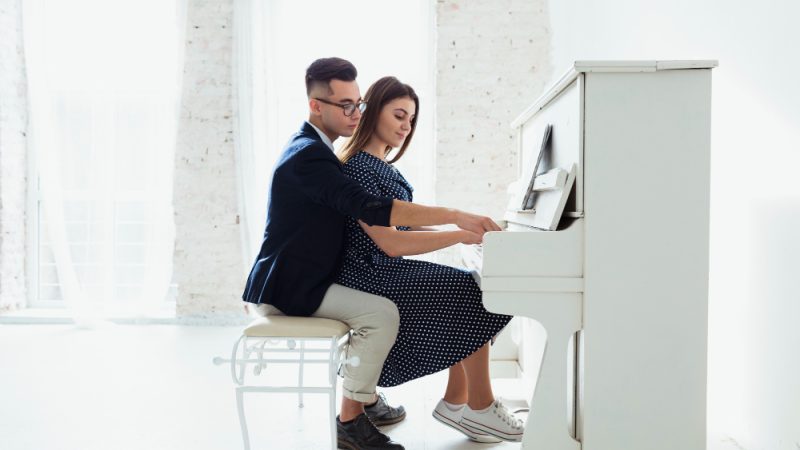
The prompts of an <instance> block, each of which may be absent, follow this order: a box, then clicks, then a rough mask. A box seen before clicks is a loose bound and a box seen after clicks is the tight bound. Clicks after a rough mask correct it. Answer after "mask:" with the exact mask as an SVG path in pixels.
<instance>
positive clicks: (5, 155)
mask: <svg viewBox="0 0 800 450" xmlns="http://www.w3.org/2000/svg"><path fill="white" fill-rule="evenodd" d="M24 60H25V57H24V49H23V40H22V1H21V0H9V1H4V2H0V312H3V311H9V310H14V309H18V308H20V307H22V306H23V305H24V304H25V300H26V299H25V296H26V286H25V282H26V281H25V261H26V258H25V238H26V232H25V201H26V192H27V189H26V187H27V186H26V183H27V177H26V172H27V166H26V164H27V160H26V157H25V150H26V136H25V131H26V128H27V121H28V114H27V94H26V92H27V85H26V78H25V69H24V67H25V64H24Z"/></svg>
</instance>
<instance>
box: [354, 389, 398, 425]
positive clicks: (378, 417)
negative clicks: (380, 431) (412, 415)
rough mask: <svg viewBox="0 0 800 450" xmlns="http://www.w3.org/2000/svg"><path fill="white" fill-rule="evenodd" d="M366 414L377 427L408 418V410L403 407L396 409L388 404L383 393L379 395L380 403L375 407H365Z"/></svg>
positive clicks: (376, 403) (374, 405)
mask: <svg viewBox="0 0 800 450" xmlns="http://www.w3.org/2000/svg"><path fill="white" fill-rule="evenodd" d="M364 412H366V413H367V417H369V420H371V421H372V423H374V424H375V426H376V427H380V426H383V425H391V424H393V423H397V422H400V421H401V420H403V419H405V418H406V409H405V408H403V407H402V406H398V407H396V408H395V407H394V406H389V404H388V403H386V396H385V395H383V392H381V393H380V394H378V401H377V402H375V404H373V405H364Z"/></svg>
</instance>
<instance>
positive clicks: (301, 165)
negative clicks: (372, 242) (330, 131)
mask: <svg viewBox="0 0 800 450" xmlns="http://www.w3.org/2000/svg"><path fill="white" fill-rule="evenodd" d="M320 147H323V148H320ZM293 166H294V175H295V177H297V180H298V186H299V189H300V190H301V191H302V192H303V193H304V194H305V195H306V196H308V197H309V198H310V199H311V200H312V201H314V202H317V203H320V204H323V205H327V206H329V207H331V208H333V209H335V210H336V211H339V212H340V213H341V214H344V215H347V216H350V217H354V218H357V219H360V220H363V221H364V222H365V223H367V224H368V225H382V226H389V218H390V216H391V213H392V201H393V200H392V198H391V197H383V196H377V195H373V194H370V193H369V192H368V191H367V190H366V189H364V187H362V186H361V185H360V184H358V182H356V181H354V180H352V179H350V178H348V177H347V176H346V175H345V174H344V173H343V172H342V165H341V164H340V163H339V160H338V159H336V157H335V156H334V155H333V153H332V152H331V151H330V149H329V148H328V147H327V146H325V144H319V145H315V144H312V145H311V146H309V147H307V148H305V149H303V150H302V151H300V152H299V153H298V154H297V158H296V160H295V163H294V165H293Z"/></svg>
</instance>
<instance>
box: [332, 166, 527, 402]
mask: <svg viewBox="0 0 800 450" xmlns="http://www.w3.org/2000/svg"><path fill="white" fill-rule="evenodd" d="M344 171H345V173H346V174H347V175H348V176H349V177H351V178H353V179H355V180H356V181H358V182H359V183H360V184H361V185H362V186H364V187H365V188H366V189H367V190H368V191H369V192H370V193H372V194H375V195H381V196H387V197H393V198H396V199H399V200H405V201H411V200H412V191H413V188H412V187H411V185H410V184H409V183H408V181H406V179H405V178H403V175H401V174H400V172H399V171H398V170H397V169H396V168H394V167H393V166H391V165H389V164H387V163H385V162H384V161H382V160H381V159H379V158H376V157H374V156H372V155H370V154H369V153H366V152H360V153H358V154H357V155H355V156H354V157H353V158H351V159H350V160H349V161H347V164H345V166H344ZM397 228H398V230H401V231H408V230H409V229H408V228H407V227H397ZM346 233H347V243H346V246H345V248H346V250H345V258H344V263H343V267H342V272H341V273H340V275H339V278H338V280H337V281H336V282H337V283H339V284H341V285H343V286H347V287H350V288H353V289H358V290H360V291H364V292H369V293H372V294H376V295H380V296H382V297H386V298H388V299H390V300H391V301H393V302H394V303H395V304H396V305H397V309H398V310H399V312H400V331H399V333H398V335H397V340H396V342H395V344H394V347H392V349H391V351H390V352H389V356H388V357H387V358H386V362H385V363H384V365H383V371H382V372H381V376H380V379H379V380H378V385H379V386H384V387H387V386H396V385H398V384H402V383H405V382H407V381H410V380H413V379H416V378H420V377H423V376H425V375H429V374H432V373H435V372H439V371H440V370H444V369H447V368H448V367H450V366H452V365H453V364H455V363H457V362H458V361H461V360H462V359H464V358H466V357H467V356H469V355H470V354H472V353H473V352H475V351H476V350H478V349H479V348H481V347H482V346H483V345H484V344H486V343H487V342H489V341H490V340H491V339H492V337H493V336H494V335H496V334H497V333H498V332H499V331H500V330H502V329H503V327H505V326H506V324H507V323H508V321H509V320H511V316H506V315H502V314H493V313H490V312H488V311H486V309H485V308H484V307H483V301H482V299H481V290H480V288H479V287H478V284H477V283H476V282H475V280H474V279H473V278H472V275H470V273H469V272H467V271H464V270H460V269H456V268H454V267H449V266H443V265H441V264H435V263H431V262H427V261H417V260H412V259H404V258H402V257H395V258H392V257H390V256H388V255H386V254H385V253H384V252H383V251H381V249H380V248H378V246H377V245H375V243H374V242H373V241H372V239H370V238H369V236H368V235H367V234H366V233H365V232H364V230H362V229H361V226H360V225H359V224H358V222H357V221H356V220H355V219H352V218H351V219H349V220H348V223H347V230H346Z"/></svg>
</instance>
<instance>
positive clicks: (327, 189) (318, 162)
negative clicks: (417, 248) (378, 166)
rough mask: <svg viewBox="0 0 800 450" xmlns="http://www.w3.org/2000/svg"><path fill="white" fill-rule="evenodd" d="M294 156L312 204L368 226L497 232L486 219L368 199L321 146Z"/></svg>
mask: <svg viewBox="0 0 800 450" xmlns="http://www.w3.org/2000/svg"><path fill="white" fill-rule="evenodd" d="M297 156H298V158H297V160H296V162H295V166H294V174H295V176H297V178H298V186H297V187H298V188H299V189H300V190H301V191H303V192H304V193H305V194H306V195H308V196H309V198H311V199H312V200H314V201H316V202H319V203H321V204H324V205H328V206H330V207H332V208H334V209H336V210H337V211H339V212H341V213H342V214H345V215H348V216H350V217H355V218H357V219H360V220H363V221H364V222H366V223H367V224H369V225H382V226H398V225H404V226H407V227H414V226H425V225H445V224H451V223H452V224H455V225H456V226H458V227H459V228H461V229H463V230H467V231H471V232H473V233H477V234H480V235H481V236H483V234H484V233H485V232H487V231H500V227H499V226H498V225H497V224H496V223H494V221H493V220H492V219H490V218H488V217H484V216H478V215H475V214H470V213H466V212H463V211H459V210H456V209H451V208H442V207H438V206H423V205H417V204H414V203H409V202H404V201H401V200H392V199H391V198H388V197H378V196H375V195H372V194H370V193H369V191H367V190H366V189H365V188H364V187H363V186H361V185H360V184H359V183H357V182H355V181H353V180H352V179H350V178H349V177H348V176H347V175H345V174H344V173H342V170H341V166H339V163H338V161H337V160H336V157H335V156H333V154H332V153H330V150H329V149H328V148H327V147H326V146H325V144H322V143H319V144H318V145H312V146H310V147H309V148H306V149H304V150H302V151H301V152H300V154H299V155H297Z"/></svg>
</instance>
